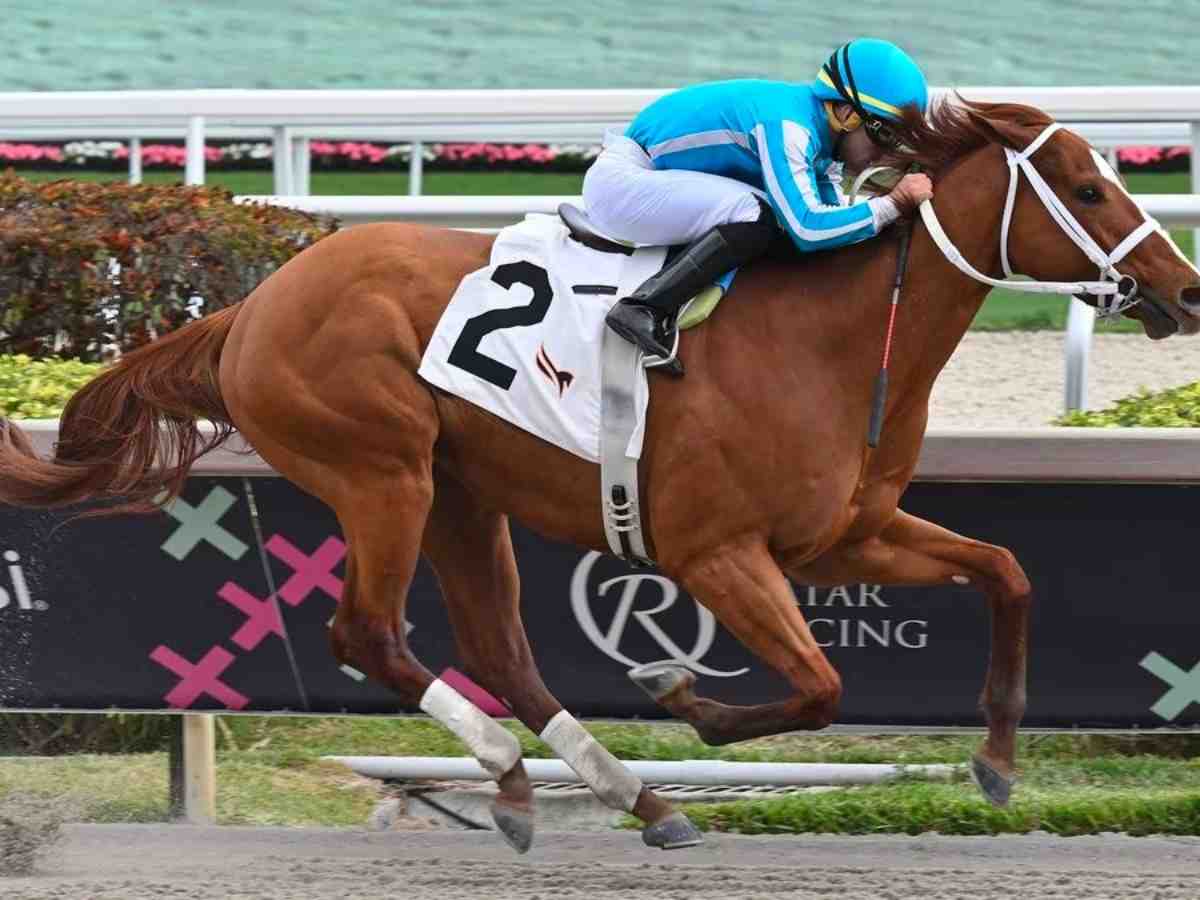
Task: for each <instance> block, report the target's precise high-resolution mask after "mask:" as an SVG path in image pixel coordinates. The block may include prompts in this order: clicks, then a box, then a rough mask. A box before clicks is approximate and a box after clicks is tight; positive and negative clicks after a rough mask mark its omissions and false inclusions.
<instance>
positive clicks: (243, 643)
mask: <svg viewBox="0 0 1200 900" xmlns="http://www.w3.org/2000/svg"><path fill="white" fill-rule="evenodd" d="M217 596H218V597H220V598H221V599H222V600H224V601H225V602H226V603H232V604H233V605H234V606H236V607H237V608H238V609H240V610H241V611H242V612H244V613H245V614H246V621H245V622H244V623H243V624H242V627H241V628H239V629H238V630H237V631H235V632H234V633H233V638H232V640H233V642H234V643H235V644H237V645H238V646H239V647H241V648H242V649H243V650H253V649H254V648H255V647H257V646H258V645H259V644H260V643H262V639H263V638H265V637H266V636H267V635H268V634H277V635H279V636H280V637H283V622H281V621H280V619H279V613H278V612H277V607H276V606H275V604H274V603H272V602H271V598H270V597H267V599H266V600H259V599H258V598H257V597H255V596H254V595H253V594H251V593H250V592H249V591H246V590H244V589H243V588H242V587H241V586H240V585H237V584H234V583H233V582H232V581H227V582H225V584H223V585H222V586H221V589H220V590H219V591H217Z"/></svg>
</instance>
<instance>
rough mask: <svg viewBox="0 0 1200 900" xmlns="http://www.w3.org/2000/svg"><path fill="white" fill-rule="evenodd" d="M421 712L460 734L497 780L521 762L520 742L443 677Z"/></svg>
mask: <svg viewBox="0 0 1200 900" xmlns="http://www.w3.org/2000/svg"><path fill="white" fill-rule="evenodd" d="M421 710H422V711H423V712H425V713H428V714H429V715H431V716H433V717H434V718H435V719H437V720H438V721H439V722H441V723H442V724H443V725H445V726H446V727H447V728H449V729H450V730H451V731H453V732H454V733H455V734H456V735H458V737H460V738H461V739H462V741H463V743H465V744H466V745H467V746H468V747H470V748H471V752H472V753H473V754H475V758H476V759H477V760H479V764H480V765H481V766H483V767H484V769H486V770H487V772H488V774H490V775H491V776H492V777H493V778H495V779H496V780H497V781H499V780H500V777H501V776H502V775H504V774H505V773H506V772H508V771H509V770H511V769H512V767H513V766H515V765H516V764H517V762H518V761H519V760H520V759H521V742H520V741H518V740H517V739H516V737H514V736H513V734H512V733H511V732H509V731H508V730H506V729H505V728H502V727H501V726H500V725H499V724H497V723H496V722H495V721H494V720H493V719H492V718H491V717H490V716H488V715H486V714H484V713H483V712H481V711H480V709H479V708H478V707H477V706H475V705H474V704H473V703H471V701H470V700H468V699H467V698H466V697H464V696H463V695H462V694H460V693H459V692H458V691H456V690H455V689H454V688H452V687H450V685H448V684H446V683H445V682H444V681H442V680H441V679H440V678H439V679H437V680H436V681H434V682H433V684H431V685H430V686H429V688H428V689H427V690H426V691H425V695H424V696H423V697H421Z"/></svg>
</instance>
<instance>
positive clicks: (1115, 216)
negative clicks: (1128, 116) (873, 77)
mask: <svg viewBox="0 0 1200 900" xmlns="http://www.w3.org/2000/svg"><path fill="white" fill-rule="evenodd" d="M930 126H932V128H933V129H938V130H940V131H941V134H942V137H941V139H940V142H939V141H934V142H933V144H932V147H933V149H934V150H935V156H936V157H937V158H938V161H940V162H941V163H942V165H943V166H946V165H948V164H950V163H952V162H956V161H959V160H962V159H964V157H965V156H966V154H965V153H964V151H966V150H972V149H980V150H981V149H983V143H984V142H986V143H992V144H999V145H1000V146H1001V147H1004V148H1007V149H1006V150H1005V154H1004V156H1003V157H1002V158H1001V159H1002V160H1003V162H1004V163H1007V165H1003V167H1001V166H998V165H996V163H995V161H993V160H991V159H989V160H988V166H987V169H988V172H989V173H991V174H989V175H988V176H987V177H988V178H991V177H993V175H994V177H995V179H997V181H998V185H997V186H999V185H1004V186H1005V187H1007V188H1008V191H1009V193H1010V194H1011V188H1012V183H1013V182H1015V184H1016V193H1015V197H1012V198H1011V199H1009V200H1008V202H1009V203H1010V204H1011V215H1010V216H1006V218H1005V220H1004V222H1003V223H1002V229H1001V236H1000V254H1001V262H1002V263H1005V254H1007V264H1006V265H1005V266H1004V268H1005V272H1004V274H1010V273H1011V272H1016V273H1020V274H1023V275H1027V276H1029V277H1031V278H1033V279H1035V280H1038V281H1053V282H1071V281H1087V282H1096V281H1097V280H1098V279H1099V280H1108V281H1111V282H1113V283H1114V284H1115V283H1117V282H1118V281H1120V280H1121V279H1122V278H1124V281H1123V283H1122V284H1121V285H1120V288H1121V289H1120V293H1119V294H1118V295H1117V296H1116V297H1115V298H1111V297H1110V298H1109V299H1108V300H1105V301H1103V302H1104V303H1105V304H1114V300H1115V305H1116V308H1118V309H1121V311H1122V312H1123V314H1124V315H1126V316H1128V317H1130V318H1134V319H1138V320H1140V321H1141V322H1142V325H1143V327H1144V328H1145V330H1146V334H1147V335H1149V336H1150V337H1151V338H1153V339H1155V340H1158V339H1161V338H1164V337H1168V336H1170V335H1172V334H1175V333H1177V332H1178V333H1183V334H1195V333H1196V332H1198V331H1200V270H1198V269H1197V268H1196V266H1194V265H1193V264H1192V263H1191V262H1190V261H1189V260H1188V259H1187V257H1185V256H1184V255H1183V253H1182V252H1181V251H1180V250H1179V248H1178V247H1177V246H1176V245H1175V243H1174V242H1173V241H1172V240H1171V238H1170V237H1169V236H1168V235H1167V233H1166V232H1165V231H1164V230H1163V229H1162V228H1161V227H1160V226H1158V224H1157V223H1156V222H1154V220H1153V219H1150V218H1149V217H1148V216H1147V215H1146V213H1145V212H1144V211H1143V210H1142V209H1141V208H1140V207H1139V206H1138V205H1137V203H1136V202H1134V200H1133V198H1132V197H1131V196H1130V194H1129V192H1128V191H1127V190H1126V189H1125V186H1124V184H1123V183H1122V181H1121V179H1120V177H1119V176H1118V175H1117V173H1116V172H1115V171H1113V169H1112V167H1111V166H1110V165H1109V164H1108V162H1107V161H1106V160H1105V159H1104V157H1102V156H1101V155H1100V154H1098V153H1097V152H1096V151H1095V150H1094V149H1092V147H1091V146H1090V145H1089V144H1088V143H1087V141H1085V140H1084V139H1083V138H1081V137H1079V136H1078V135H1077V134H1074V133H1072V132H1070V131H1068V130H1067V129H1065V128H1061V127H1059V126H1057V125H1055V124H1054V122H1053V120H1052V119H1051V118H1050V117H1049V116H1047V115H1046V114H1045V113H1043V112H1042V111H1040V110H1037V109H1034V108H1032V107H1028V106H1019V105H1016V104H975V103H965V102H964V103H961V104H943V106H942V107H941V108H940V109H939V110H937V111H935V112H934V116H933V121H932V122H931V123H929V125H922V126H920V127H917V128H916V135H915V136H916V140H917V142H918V144H919V143H920V142H921V141H922V140H926V141H928V140H929V139H928V134H929V132H928V131H927V129H928V128H929V127H930ZM947 138H948V139H949V140H947ZM918 159H919V157H918ZM1022 159H1024V162H1022ZM1018 169H1020V170H1022V171H1021V174H1020V175H1019V176H1017V175H1015V174H1014V172H1015V171H1017V170H1018ZM1001 196H1006V199H1007V197H1008V196H1009V195H1006V194H1005V193H1003V192H1001ZM995 274H1000V273H995ZM1125 294H1129V296H1128V298H1127V299H1122V297H1123V295H1125ZM1081 299H1084V300H1085V301H1086V302H1089V303H1091V304H1092V305H1097V297H1096V296H1095V295H1091V294H1088V295H1083V296H1082V297H1081Z"/></svg>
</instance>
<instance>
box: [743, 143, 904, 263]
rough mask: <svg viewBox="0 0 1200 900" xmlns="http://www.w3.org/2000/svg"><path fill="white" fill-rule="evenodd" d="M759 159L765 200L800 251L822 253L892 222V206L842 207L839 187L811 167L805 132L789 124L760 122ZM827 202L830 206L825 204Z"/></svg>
mask: <svg viewBox="0 0 1200 900" xmlns="http://www.w3.org/2000/svg"><path fill="white" fill-rule="evenodd" d="M759 127H760V128H761V129H762V130H761V131H760V132H759V134H761V135H763V136H765V141H763V142H762V143H763V146H760V148H759V155H760V158H761V161H762V164H763V181H764V183H765V185H766V188H767V196H768V198H769V199H770V202H771V206H772V208H773V209H774V210H775V215H776V217H777V218H778V219H779V223H780V225H781V226H782V227H783V228H784V230H785V231H787V233H788V235H789V236H790V237H791V239H792V241H793V243H795V245H796V246H797V247H798V248H799V249H800V250H805V251H810V250H826V249H830V248H832V247H841V246H844V245H846V244H855V243H858V242H859V241H865V240H867V239H868V238H872V237H874V236H875V235H877V234H878V233H879V232H880V231H881V230H882V229H883V228H884V227H886V226H887V225H888V224H889V223H890V222H891V221H892V220H894V219H895V211H896V210H895V206H894V205H893V204H892V203H890V202H887V203H883V202H880V199H879V198H873V199H872V200H869V201H867V202H865V203H856V204H854V205H852V206H848V205H845V195H844V194H843V193H842V191H841V186H840V185H836V184H834V183H833V182H832V179H831V178H830V177H829V174H830V173H826V172H818V171H817V169H816V167H815V166H814V164H813V163H814V160H813V152H812V149H811V148H812V147H813V146H814V144H815V142H814V141H813V139H812V137H811V135H810V134H809V132H808V130H807V129H806V128H805V127H804V126H803V125H801V124H799V123H797V122H791V121H783V122H774V123H763V124H762V125H760V126H759ZM830 199H833V200H835V201H836V202H834V203H830V202H828V200H830Z"/></svg>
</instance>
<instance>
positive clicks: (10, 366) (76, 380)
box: [0, 355, 100, 419]
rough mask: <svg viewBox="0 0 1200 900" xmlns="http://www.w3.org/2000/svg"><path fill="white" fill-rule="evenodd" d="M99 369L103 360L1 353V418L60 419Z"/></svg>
mask: <svg viewBox="0 0 1200 900" xmlns="http://www.w3.org/2000/svg"><path fill="white" fill-rule="evenodd" d="M99 371H100V364H99V363H85V362H80V361H79V360H75V359H32V358H30V357H29V356H24V355H19V356H0V418H7V419H56V418H58V417H59V415H61V414H62V411H63V407H65V406H66V405H67V401H68V400H69V399H70V398H71V395H72V394H74V393H75V392H76V391H77V390H79V389H80V388H81V387H83V386H84V385H85V384H86V383H87V382H88V381H90V380H91V379H92V378H93V377H95V375H96V373H97V372H99Z"/></svg>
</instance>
